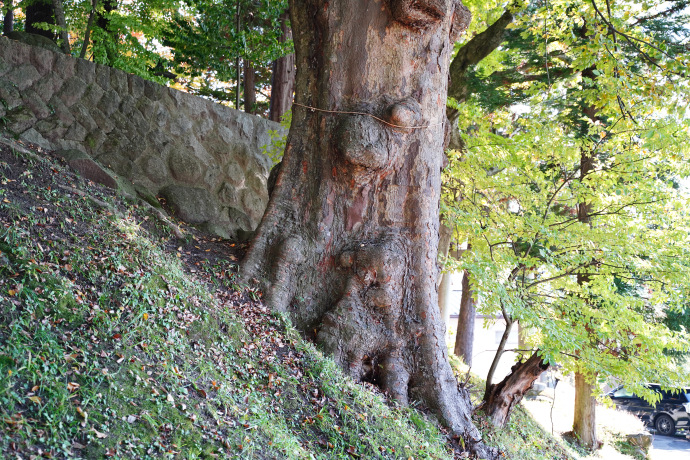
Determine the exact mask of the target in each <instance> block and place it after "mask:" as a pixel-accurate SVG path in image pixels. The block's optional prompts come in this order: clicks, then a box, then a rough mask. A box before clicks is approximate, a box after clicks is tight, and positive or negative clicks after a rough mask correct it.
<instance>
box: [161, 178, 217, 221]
mask: <svg viewBox="0 0 690 460" xmlns="http://www.w3.org/2000/svg"><path fill="white" fill-rule="evenodd" d="M160 194H161V195H162V196H163V197H164V198H165V199H166V200H167V201H168V204H169V205H170V206H171V207H172V208H173V210H174V211H175V214H176V215H177V216H178V217H179V218H180V219H182V220H183V221H185V222H187V223H190V224H203V223H205V222H209V221H212V220H214V219H215V218H216V217H217V216H218V213H219V210H218V205H217V204H216V202H215V200H213V198H212V197H211V194H210V193H209V192H208V190H206V189H204V188H200V187H187V186H183V185H169V186H167V187H165V188H163V189H162V190H161V191H160Z"/></svg>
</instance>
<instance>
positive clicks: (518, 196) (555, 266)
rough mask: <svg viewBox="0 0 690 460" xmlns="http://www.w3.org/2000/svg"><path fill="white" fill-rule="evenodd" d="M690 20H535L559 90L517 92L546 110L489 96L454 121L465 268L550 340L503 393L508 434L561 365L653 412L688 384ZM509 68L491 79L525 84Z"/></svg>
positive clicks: (576, 12) (551, 84) (592, 15)
mask: <svg viewBox="0 0 690 460" xmlns="http://www.w3.org/2000/svg"><path fill="white" fill-rule="evenodd" d="M683 8H684V6H683V4H682V3H681V2H677V3H676V4H673V5H671V6H670V7H667V8H666V9H661V7H659V8H657V9H654V8H652V5H651V4H645V5H644V6H642V7H639V8H636V7H633V6H632V5H629V4H626V3H623V2H619V3H617V4H615V5H614V4H613V3H605V4H604V7H602V8H600V7H599V5H598V4H597V3H596V2H590V3H584V4H583V3H575V2H563V3H560V2H556V3H554V2H550V3H549V5H548V10H547V9H546V7H542V8H533V9H532V10H529V11H528V12H529V14H527V15H524V16H523V18H524V19H523V20H518V21H516V24H515V27H517V28H521V29H522V35H523V38H529V37H530V36H532V37H533V38H534V40H533V42H536V43H540V42H541V43H542V44H543V48H542V49H541V53H542V55H543V56H544V59H545V61H544V68H545V70H546V73H547V74H549V73H552V72H553V75H554V78H553V79H551V78H550V76H549V75H547V81H546V82H543V79H535V81H534V82H531V83H530V84H525V83H526V80H527V79H524V80H523V81H522V82H521V83H520V86H519V87H516V86H515V85H513V86H510V85H507V86H506V89H508V90H519V91H522V92H523V94H527V95H531V96H530V97H529V99H526V100H525V101H526V102H525V105H524V106H522V107H521V108H520V111H522V112H527V113H524V114H522V115H519V114H518V113H517V111H516V110H512V111H511V110H495V111H493V112H491V113H488V112H487V111H486V103H485V101H482V100H481V94H478V95H476V97H475V98H474V100H472V99H468V100H466V101H465V102H464V103H463V104H459V105H456V106H454V110H457V111H458V113H459V117H458V119H459V120H460V122H461V123H462V125H461V131H463V132H465V133H467V135H466V136H465V138H464V141H465V145H466V149H465V150H464V151H463V152H461V153H459V154H456V155H457V156H456V161H454V162H452V168H451V169H450V170H449V171H448V173H447V174H448V178H449V180H455V182H456V184H455V186H454V187H449V190H451V191H452V193H451V194H449V199H448V200H446V201H445V207H444V214H445V215H447V216H451V217H450V218H451V219H452V220H453V221H454V223H455V225H457V226H459V227H460V228H462V231H463V232H464V235H466V237H467V239H468V240H470V241H472V251H468V252H467V253H466V254H465V257H463V259H462V261H461V263H460V265H459V267H458V268H466V269H468V270H469V271H470V272H471V273H472V276H473V279H474V280H476V283H477V286H476V289H477V290H478V291H479V295H480V296H481V297H482V300H483V308H484V311H485V312H487V313H492V314H494V313H500V314H502V315H503V316H504V317H505V318H506V320H507V321H508V323H509V324H510V323H511V322H512V321H515V320H519V321H520V322H521V323H522V325H523V326H528V327H530V328H532V329H533V330H534V331H537V332H536V333H535V334H534V335H533V337H532V341H533V344H534V345H535V348H536V353H535V354H534V355H533V356H532V357H531V358H530V359H528V360H527V361H525V362H524V363H523V365H522V366H518V367H517V368H516V369H515V372H513V374H511V375H510V376H508V377H507V378H506V379H505V380H504V381H503V382H500V383H499V384H496V385H494V386H490V387H489V388H488V389H487V394H486V396H485V401H484V408H485V409H486V410H487V411H488V412H489V413H490V415H491V416H492V419H493V420H494V421H495V422H496V423H498V424H501V423H504V422H505V420H506V419H507V417H508V415H509V413H510V408H511V407H512V406H513V405H514V403H515V402H516V401H517V400H519V397H521V394H520V391H519V390H518V388H520V387H522V388H524V389H526V388H527V387H528V386H529V384H531V381H533V379H534V378H536V376H538V374H539V373H540V372H541V371H540V370H539V369H540V368H544V367H545V365H546V364H548V363H550V362H558V363H559V364H561V365H563V366H565V367H566V369H569V370H573V371H575V372H576V374H579V375H580V376H581V377H582V379H583V380H584V381H585V382H586V383H588V384H589V385H591V384H593V383H594V382H595V381H596V380H597V379H606V378H608V377H614V378H616V379H617V380H618V381H622V382H625V383H626V384H627V385H628V386H629V387H631V388H634V389H635V390H636V391H638V392H639V393H640V394H642V395H644V396H646V397H648V398H650V400H654V398H656V397H657V396H656V395H654V394H650V393H649V392H648V391H646V390H645V388H644V387H642V386H641V384H642V383H644V382H645V381H650V380H654V381H662V383H664V384H665V385H667V386H669V387H671V386H681V385H683V384H686V383H687V382H683V381H682V378H681V377H682V375H679V373H678V369H677V367H675V366H674V364H673V362H672V360H670V359H668V357H667V354H666V353H665V351H668V350H671V349H680V350H682V349H684V348H685V347H687V337H686V336H685V335H684V334H683V333H676V332H672V331H669V329H668V328H667V327H666V325H665V323H664V321H663V318H664V316H665V314H666V313H665V312H668V311H671V312H672V311H674V310H675V309H677V308H681V306H682V304H683V302H684V301H685V299H687V282H686V281H685V280H686V279H687V271H686V270H687V269H686V268H684V267H683V266H682V264H679V262H678V261H679V260H683V258H686V257H687V255H688V233H687V218H686V216H685V215H684V209H685V208H684V206H685V205H686V199H687V197H686V196H685V195H684V194H683V193H681V192H680V191H679V190H678V187H677V184H678V182H679V181H680V180H681V178H683V177H685V176H686V175H687V150H686V147H685V145H686V142H687V137H688V127H687V119H686V116H687V114H686V106H685V105H684V101H687V94H686V93H687V81H686V75H685V74H684V72H685V69H686V68H687V63H686V62H685V60H686V59H687V58H686V57H685V56H684V55H683V54H680V53H679V51H681V50H682V43H683V37H682V36H681V35H679V34H680V33H682V30H680V28H679V27H677V25H678V24H682V23H683V22H682V20H679V19H678V17H677V15H680V16H681V18H682V17H683V11H684V10H683ZM650 11H651V12H650ZM634 14H637V16H635V15H634ZM660 23H667V24H671V25H674V24H675V25H676V27H672V26H669V27H667V28H666V29H664V28H661V27H659V24H660ZM659 30H663V31H664V32H665V33H664V34H661V33H659ZM679 43H680V45H679ZM537 48H538V47H537ZM508 52H509V51H507V52H506V51H504V53H508ZM549 56H551V58H550V59H549ZM504 62H509V60H505V61H504ZM552 63H553V64H552ZM493 66H494V68H493V69H491V70H490V72H489V73H488V75H494V74H495V73H497V72H506V71H507V70H510V69H507V70H506V69H501V67H500V66H501V63H500V62H498V65H497V60H494V61H493ZM525 67H528V66H525ZM511 72H512V73H515V70H511ZM518 73H519V72H518ZM556 75H558V78H555V76H556ZM537 80H542V81H537ZM521 372H522V373H523V377H524V378H520V373H521ZM530 379H531V380H530ZM525 384H527V387H525ZM511 386H512V387H511ZM593 389H594V387H592V386H590V387H589V390H587V391H588V392H591V391H592V390H593ZM584 396H585V398H589V400H591V398H590V395H589V394H586V395H584ZM576 413H577V411H576ZM591 417H592V419H591V420H589V422H592V423H588V424H587V425H588V426H590V427H593V426H594V424H593V411H591ZM577 422H578V421H577V420H576V424H575V425H576V428H577V426H578V423H577ZM577 431H578V430H577V429H576V434H578V435H579V436H580V437H581V439H583V438H586V437H587V436H586V435H584V433H577ZM585 444H588V445H590V446H593V445H595V444H596V440H595V439H594V440H591V439H590V440H585Z"/></svg>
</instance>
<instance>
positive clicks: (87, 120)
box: [72, 104, 98, 132]
mask: <svg viewBox="0 0 690 460" xmlns="http://www.w3.org/2000/svg"><path fill="white" fill-rule="evenodd" d="M72 114H73V115H74V118H75V119H76V120H77V121H78V122H79V123H80V124H81V125H82V126H83V127H84V128H85V129H86V131H87V132H91V131H95V130H97V129H98V124H97V123H96V122H95V121H94V119H93V117H91V113H90V111H89V109H88V108H86V107H84V106H83V105H81V104H79V105H76V106H74V107H72Z"/></svg>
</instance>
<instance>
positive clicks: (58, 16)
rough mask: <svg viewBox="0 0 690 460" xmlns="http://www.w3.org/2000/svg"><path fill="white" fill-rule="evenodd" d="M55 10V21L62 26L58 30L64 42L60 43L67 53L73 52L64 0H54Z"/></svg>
mask: <svg viewBox="0 0 690 460" xmlns="http://www.w3.org/2000/svg"><path fill="white" fill-rule="evenodd" d="M53 10H54V11H55V22H56V23H57V25H58V27H59V28H60V30H59V31H58V36H59V37H60V40H61V41H62V43H60V48H62V51H63V52H64V53H65V54H71V51H70V46H69V34H68V33H67V21H66V20H65V9H64V7H63V6H62V0H53Z"/></svg>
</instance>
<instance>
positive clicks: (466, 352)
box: [453, 247, 477, 367]
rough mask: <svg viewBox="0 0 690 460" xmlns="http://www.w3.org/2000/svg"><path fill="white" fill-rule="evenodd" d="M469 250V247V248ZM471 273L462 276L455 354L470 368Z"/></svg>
mask: <svg viewBox="0 0 690 460" xmlns="http://www.w3.org/2000/svg"><path fill="white" fill-rule="evenodd" d="M468 249H469V247H468ZM469 275H470V274H469V272H468V271H467V270H465V272H464V273H463V274H462V297H461V298H460V315H459V316H458V332H457V334H456V335H455V348H454V349H453V353H455V356H459V357H461V358H462V360H463V361H464V362H465V364H467V365H468V366H470V367H472V353H473V352H474V350H473V348H474V317H475V315H476V313H477V311H476V309H475V308H474V298H473V297H474V292H472V286H471V284H470V277H469Z"/></svg>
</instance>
